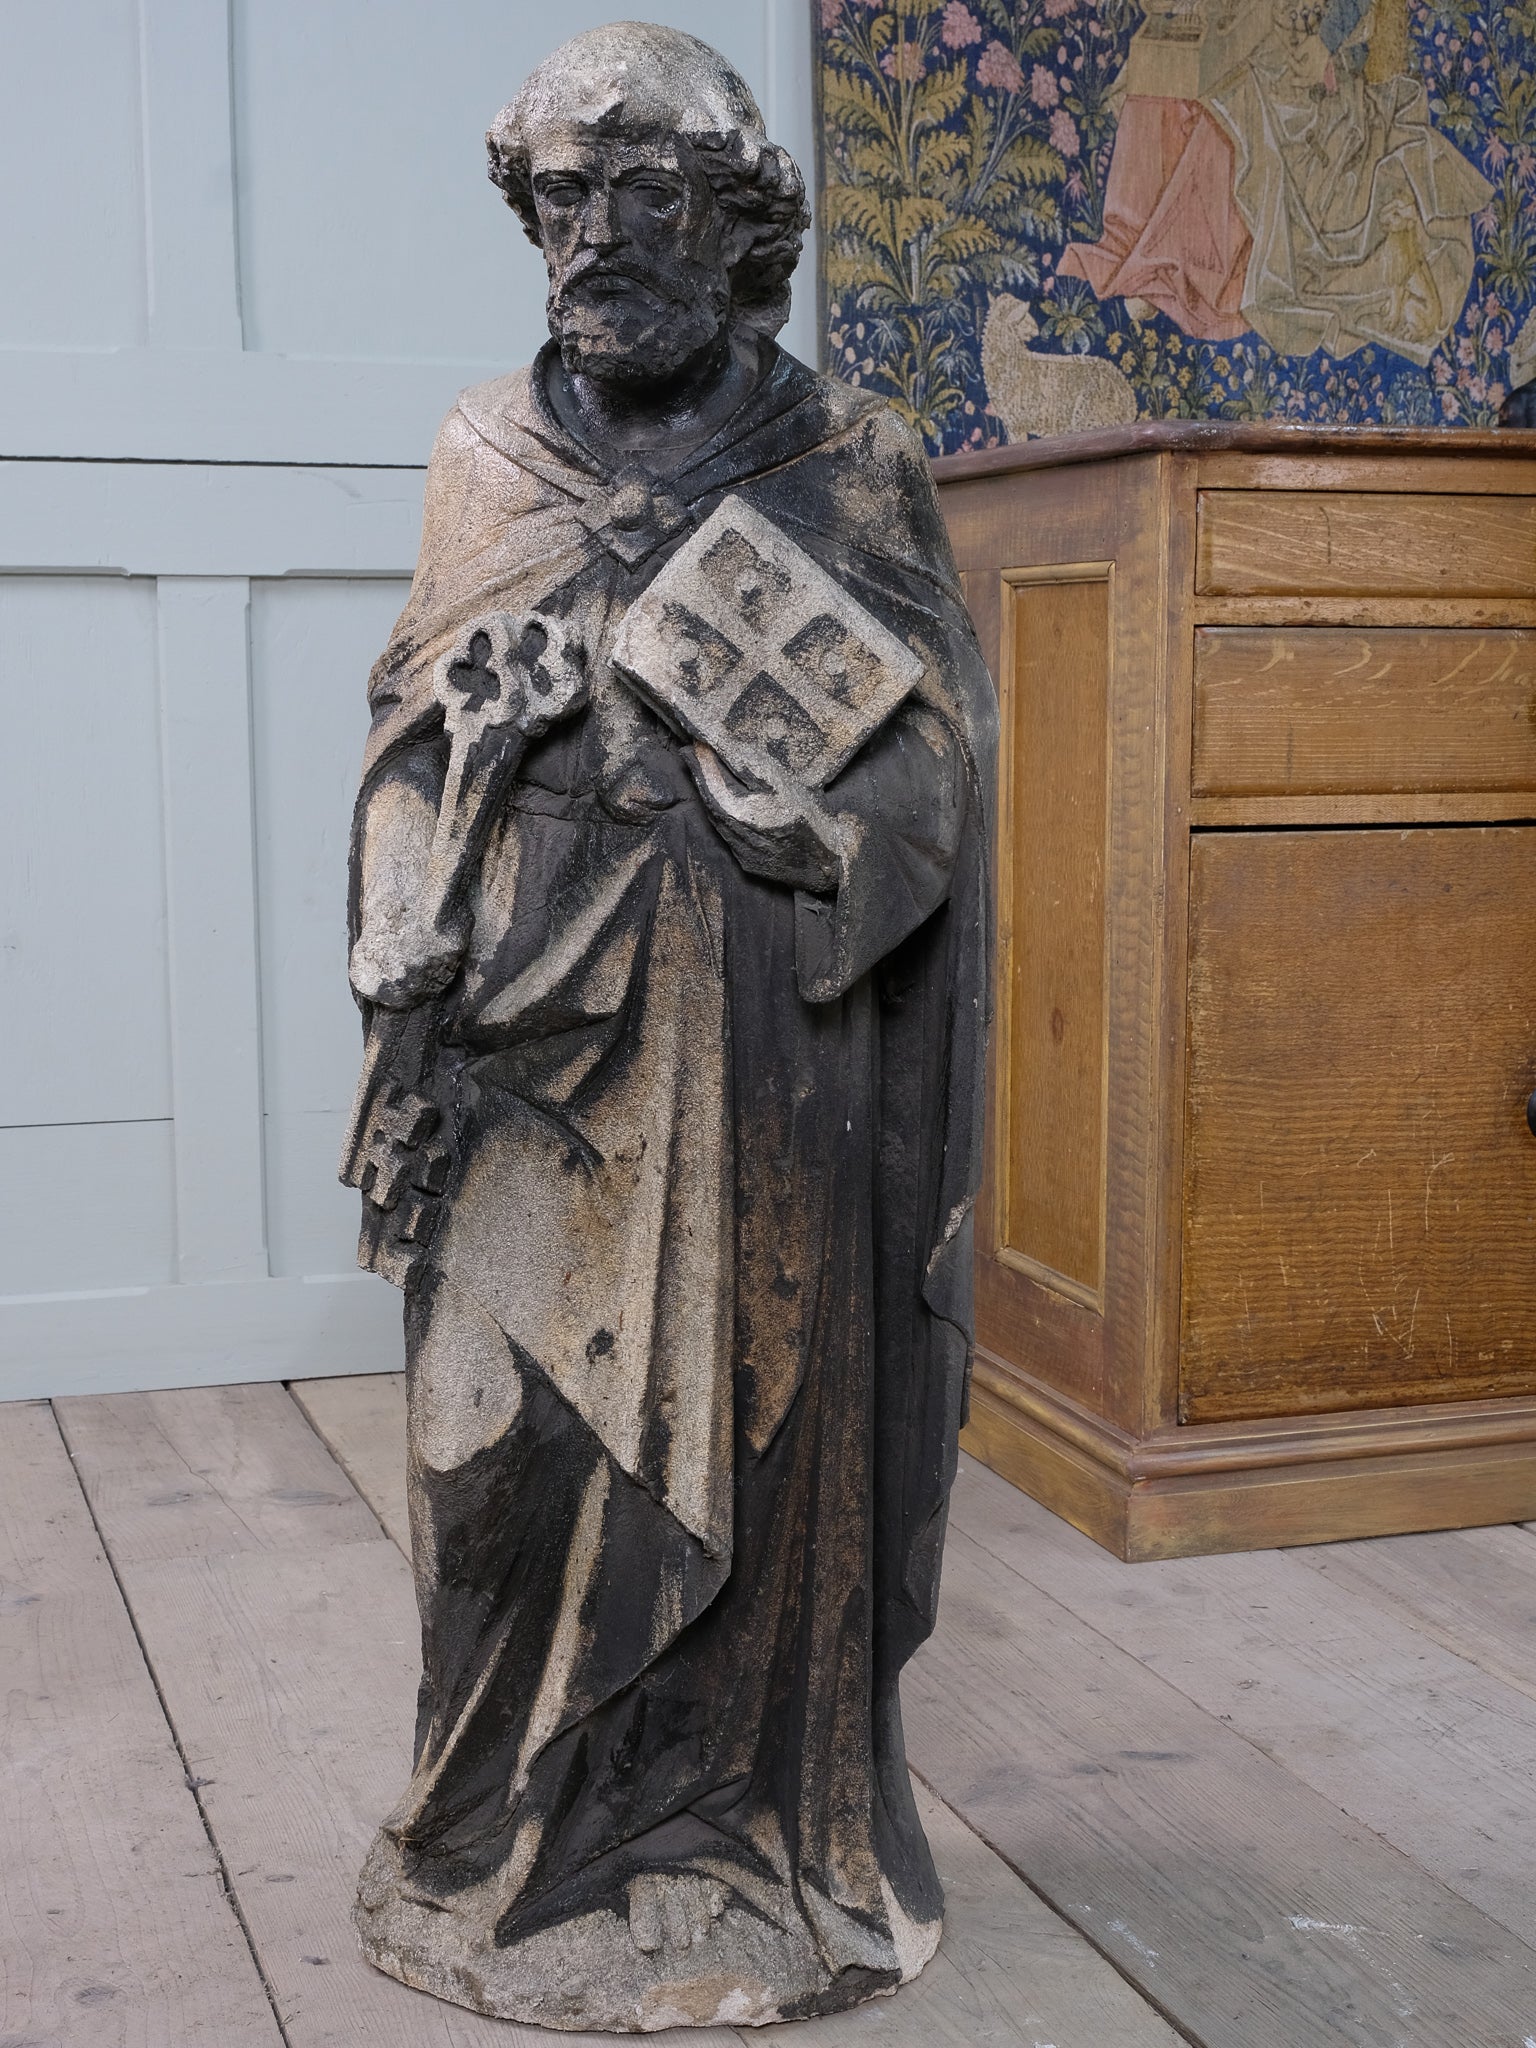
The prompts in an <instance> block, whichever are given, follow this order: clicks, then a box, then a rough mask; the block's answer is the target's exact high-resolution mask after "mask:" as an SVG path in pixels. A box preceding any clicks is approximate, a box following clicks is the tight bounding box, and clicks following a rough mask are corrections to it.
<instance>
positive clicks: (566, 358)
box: [529, 124, 736, 390]
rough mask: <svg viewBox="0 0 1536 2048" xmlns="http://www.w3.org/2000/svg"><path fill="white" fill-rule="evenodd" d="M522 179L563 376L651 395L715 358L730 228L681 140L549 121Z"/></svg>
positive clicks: (722, 323) (722, 328)
mask: <svg viewBox="0 0 1536 2048" xmlns="http://www.w3.org/2000/svg"><path fill="white" fill-rule="evenodd" d="M529 173H530V183H531V185H532V188H533V202H534V206H535V208H536V210H537V213H538V223H539V239H540V241H541V243H542V245H543V250H544V260H545V264H546V266H547V267H548V271H549V300H548V312H549V331H550V333H551V334H552V335H553V336H554V338H555V340H556V341H557V342H558V344H559V346H560V355H561V360H562V361H563V362H564V364H565V367H566V369H567V370H568V371H570V372H571V374H572V375H575V376H584V377H590V378H592V379H593V380H594V381H596V382H598V383H601V384H608V385H613V386H619V387H627V388H629V389H633V390H644V389H646V388H647V387H650V388H658V387H661V386H664V385H666V384H668V383H670V382H672V381H673V380H675V379H676V378H677V377H679V376H680V375H682V374H683V373H684V372H686V371H687V370H689V369H690V368H692V367H693V366H694V365H696V364H699V363H702V362H704V361H705V360H707V359H708V357H709V356H710V354H711V353H712V352H714V351H720V350H723V347H724V343H725V336H726V332H727V328H728V325H729V319H730V311H731V278H730V266H731V262H732V260H733V257H734V255H735V253H736V251H735V247H734V235H735V230H734V226H733V223H732V221H731V218H730V216H728V215H727V214H726V213H725V212H724V210H723V209H722V208H721V207H720V205H719V203H718V201H717V200H716V198H715V195H714V193H713V191H712V190H711V189H710V185H709V181H708V180H707V178H705V176H704V174H703V172H702V170H701V169H700V167H699V164H698V161H697V158H696V156H695V154H694V152H693V150H692V149H691V148H690V147H689V145H688V143H687V141H686V140H684V139H683V138H680V137H677V136H666V137H661V138H654V139H651V138H646V137H643V136H634V135H625V134H623V133H618V134H599V133H597V132H596V131H595V130H593V129H591V128H587V127H578V126H568V127H567V126H559V127H557V126H555V125H553V124H551V125H549V126H547V127H543V128H541V129H540V131H539V132H538V133H537V134H535V135H534V136H532V137H530V147H529Z"/></svg>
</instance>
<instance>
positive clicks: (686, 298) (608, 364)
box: [548, 267, 731, 389]
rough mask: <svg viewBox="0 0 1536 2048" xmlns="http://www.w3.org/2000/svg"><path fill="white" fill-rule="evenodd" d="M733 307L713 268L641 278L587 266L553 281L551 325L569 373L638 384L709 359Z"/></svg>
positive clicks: (667, 378)
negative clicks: (666, 276)
mask: <svg viewBox="0 0 1536 2048" xmlns="http://www.w3.org/2000/svg"><path fill="white" fill-rule="evenodd" d="M730 309H731V295H730V287H729V284H728V283H727V282H726V281H725V280H723V279H721V278H720V277H719V276H718V275H716V274H714V273H712V272H704V271H702V270H698V271H695V272H694V274H692V275H690V276H686V277H683V276H679V277H677V278H659V277H654V276H653V277H646V278H643V279H642V278H638V277H635V276H633V275H632V274H630V273H628V272H617V271H614V270H611V269H607V268H601V269H600V268H597V267H591V268H588V269H587V270H585V271H584V272H583V273H582V274H581V275H580V276H578V277H576V278H574V279H572V278H571V277H569V276H567V277H564V278H561V279H559V280H556V281H553V282H552V283H551V286H550V293H549V307H548V310H549V331H550V333H551V334H552V335H553V336H554V338H555V340H556V342H557V343H558V344H559V348H560V360H561V361H562V362H563V363H564V365H565V367H566V370H567V371H568V372H569V373H570V375H572V376H573V377H590V378H592V379H594V381H596V382H598V383H601V384H616V385H623V386H628V387H630V388H633V389H643V388H645V387H647V386H652V387H656V386H661V385H666V384H669V383H672V382H673V381H674V380H675V379H677V378H678V377H679V376H681V375H682V374H683V373H684V372H685V371H687V370H688V369H690V368H692V367H693V366H694V365H695V364H697V363H701V362H704V361H706V360H707V359H708V357H709V355H710V353H711V352H712V351H713V350H715V349H717V348H719V347H721V345H722V342H723V338H724V335H725V332H726V329H727V326H728V323H729V319H730Z"/></svg>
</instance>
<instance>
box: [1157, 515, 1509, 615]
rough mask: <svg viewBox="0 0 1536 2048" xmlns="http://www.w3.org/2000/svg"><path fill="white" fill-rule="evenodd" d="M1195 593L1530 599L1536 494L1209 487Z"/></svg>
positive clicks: (1201, 524)
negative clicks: (1535, 496) (1490, 494)
mask: <svg viewBox="0 0 1536 2048" xmlns="http://www.w3.org/2000/svg"><path fill="white" fill-rule="evenodd" d="M1195 589H1196V591H1197V592H1199V593H1200V594H1201V595H1202V596H1210V597H1306V596H1326V595H1329V594H1332V593H1335V592H1336V593H1338V594H1340V595H1344V594H1348V595H1350V596H1359V597H1370V596H1381V597H1392V596H1404V597H1407V596H1414V597H1419V596H1422V597H1529V596H1531V595H1532V594H1533V593H1536V498H1523V497H1498V498H1495V497H1484V496H1480V497H1467V496H1460V495H1457V494H1455V493H1453V492H1449V491H1447V492H1436V493H1423V494H1413V493H1409V492H1397V491H1202V492H1201V493H1200V504H1199V513H1198V528H1197V545H1196V566H1195Z"/></svg>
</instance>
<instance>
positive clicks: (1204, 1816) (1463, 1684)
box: [0, 1377, 1536, 2048]
mask: <svg viewBox="0 0 1536 2048" xmlns="http://www.w3.org/2000/svg"><path fill="white" fill-rule="evenodd" d="M408 1542H409V1536H408V1529H407V1517H406V1510H405V1477H404V1397H403V1390H402V1387H401V1383H400V1381H399V1379H398V1378H397V1377H392V1378H379V1379H345V1380H323V1381H310V1382H307V1383H305V1384H303V1385H299V1386H295V1387H294V1388H292V1389H291V1390H285V1389H284V1388H282V1387H280V1386H259V1387H226V1388H200V1389H196V1390H192V1391H187V1392H181V1393H158V1394H140V1395H117V1396H110V1397H100V1398H80V1399H73V1400H61V1401H59V1402H56V1403H55V1404H53V1407H52V1408H51V1409H50V1407H49V1406H48V1405H47V1404H45V1403H25V1404H23V1403H17V1404H13V1405H12V1406H10V1407H0V1673H3V1678H4V1684H3V1687H0V1699H3V1702H4V1752H3V1753H4V1759H5V1775H4V1784H3V1790H0V1830H3V1833H0V1840H3V1842H4V1845H5V1853H4V1855H3V1856H0V2048H54V2044H59V2048H77V2044H78V2048H181V2044H184V2043H185V2044H198V2048H203V2044H210V2048H226V2044H227V2048H245V2044H247V2043H251V2044H255V2043H260V2044H262V2048H279V2044H283V2043H286V2044H288V2048H365V2044H366V2048H374V2044H379V2048H470V2044H479V2043H482V2042H486V2043H489V2042H493V2041H502V2042H522V2043H524V2044H525V2048H532V2044H534V2043H538V2042H547V2043H549V2044H550V2048H555V2044H556V2043H557V2042H565V2043H579V2042H581V2041H585V2040H588V2039H589V2037H586V2036H573V2035H569V2034H563V2035H546V2034H541V2033H539V2032H537V2031H536V2030H534V2029H529V2028H521V2027H513V2026H507V2025H498V2024H497V2023H495V2022H492V2021H487V2020H481V2019H477V2018H476V2017H474V2016H473V2015H472V2014H468V2013H464V2012H460V2011H458V2010H457V2009H455V2008H452V2007H448V2006H443V2005H440V2004H438V2003H437V2002H436V2001H434V2000H431V1999H427V1998H423V1997H420V1996H418V1995H417V1994H415V1993H413V1992H410V1991H407V1990H405V1989H404V1988H403V1987H401V1986H400V1985H397V1984H395V1983H393V1982H392V1981H391V1980H389V1979H387V1978H384V1977H380V1976H378V1975H377V1974H376V1973H374V1972H373V1971H371V1970H369V1969H368V1968H367V1967H366V1966H365V1965H364V1964H363V1962H362V1961H361V1958H360V1957H359V1955H358V1953H357V1949H356V1945H355V1942H354V1940H353V1936H352V1932H351V1926H350V1921H349V1912H350V1906H351V1894H352V1886H353V1882H354V1880H355V1876H356V1871H357V1867H358V1864H359V1863H360V1861H361V1858H362V1854H363V1851H364V1849H365V1847H366V1845H367V1842H368V1839H369V1837H370V1835H371V1832H372V1830H373V1828H374V1827H375V1826H376V1825H377V1822H378V1820H379V1818H380V1817H381V1815H382V1813H383V1812H384V1810H385V1808H386V1806H387V1805H388V1804H389V1802H390V1801H391V1799H392V1798H393V1797H394V1795H395V1794H396V1793H397V1792H398V1790H399V1787H400V1785H401V1784H402V1783H403V1781H404V1777H405V1773H406V1769H407V1761H408V1745H409V1733H410V1725H411V1718H412V1711H413V1700H414V1688H415V1677H416V1628H415V1611H414V1603H413V1600H412V1595H411V1586H410V1576H409V1571H408V1568H407V1565H406V1561H405V1556H404V1551H405V1549H406V1547H407V1546H408ZM904 1701H905V1710H906V1719H907V1728H908V1742H909V1748H910V1752H911V1757H912V1763H913V1767H914V1771H915V1773H916V1775H917V1777H918V1780H919V1797H920V1800H921V1803H922V1808H923V1813H924V1819H925V1823H926V1825H927V1827H928V1830H929V1834H930V1838H931V1840H932V1842H933V1845H934V1850H935V1854H936V1856H937V1858H938V1861H939V1865H940V1868H941V1870H942V1872H943V1875H944V1880H945V1885H946V1889H947V1892H948V1898H949V1907H948V1914H947V1919H946V1929H945V1937H944V1943H943V1947H942V1949H941V1951H940V1954H939V1956H938V1958H937V1959H936V1961H935V1962H934V1963H933V1964H932V1965H931V1966H930V1968H929V1969H928V1971H927V1972H925V1974H924V1976H923V1977H922V1979H921V1980H920V1981H919V1982H918V1984H916V1985H914V1986H912V1987H910V1988H909V1989H908V1990H907V1991H906V1992H904V1993H902V1994H901V1995H900V1996H899V1997H898V1998H896V1999H892V2000H881V2001H878V2002H876V2003H875V2004H872V2005H869V2006H866V2007H863V2008H862V2009H861V2010H860V2011H858V2012H856V2013H851V2014H846V2015H843V2016H841V2017H840V2018H837V2019H831V2020H823V2021H814V2022H810V2023H808V2024H806V2025H804V2026H802V2027H800V2028H799V2029H797V2038H798V2037H799V2036H802V2035H803V2036H804V2037H805V2039H806V2041H807V2044H808V2048H816V2044H822V2043H824V2044H826V2048H843V2044H845V2043H846V2044H850V2048H851V2044H856V2043H880V2044H886V2048H949V2044H954V2048H960V2044H968V2043H975V2044H978V2048H1176V2044H1178V2043H1180V2042H1184V2043H1193V2044H1197V2048H1335V2044H1340V2043H1343V2044H1359V2048H1536V1884H1533V1882H1532V1878H1533V1875H1536V1853H1533V1851H1532V1848H1531V1846H1530V1845H1531V1844H1532V1843H1533V1842H1536V1533H1533V1532H1532V1531H1530V1530H1526V1529H1493V1530H1482V1531H1475V1532H1468V1533H1466V1534H1460V1535H1443V1536H1411V1537H1400V1538H1393V1539H1385V1540H1382V1541H1377V1542H1372V1543H1350V1544H1339V1545H1333V1546H1329V1547H1326V1548H1322V1549H1316V1550H1296V1551H1271V1552H1257V1553H1248V1554H1245V1555H1243V1556H1240V1557H1226V1558H1201V1559H1195V1560H1189V1561H1180V1562H1176V1563H1170V1564H1147V1565H1122V1564H1119V1563H1117V1562H1116V1561H1115V1560H1113V1559H1112V1558H1110V1557H1108V1556H1107V1555H1106V1554H1105V1553H1104V1552H1102V1551H1100V1550H1098V1549H1097V1548H1096V1547H1095V1546H1094V1545H1092V1544H1091V1543H1089V1542H1088V1541H1087V1540H1086V1539H1085V1538H1083V1537H1080V1536H1078V1535H1077V1534H1076V1532H1075V1531H1073V1530H1071V1529H1069V1528H1067V1527H1066V1525H1065V1524H1063V1523H1061V1522H1058V1521H1056V1520H1055V1519H1054V1517H1052V1516H1050V1515H1048V1514H1046V1513H1045V1512H1044V1511H1043V1510H1042V1509H1040V1508H1038V1507H1037V1506H1036V1505H1035V1504H1034V1503H1033V1502H1031V1501H1029V1500H1028V1499H1026V1498H1025V1497H1024V1496H1023V1495H1021V1494H1018V1493H1016V1492H1014V1491H1013V1489H1012V1488H1010V1487H1008V1486H1006V1485H1005V1484H1003V1482H1001V1481H1000V1480H998V1479H996V1478H995V1477H994V1476H993V1475H992V1474H990V1473H988V1472H986V1471H983V1470H982V1469H981V1468H980V1467H978V1466H975V1465H972V1464H970V1463H969V1461H966V1462H965V1463H964V1464H963V1469H962V1476H961V1480H960V1483H959V1486H958V1488H957V1490H956V1495H955V1502H954V1509H953V1513H952V1517H951V1538H950V1547H949V1552H948V1557H947V1561H946V1567H945V1582H944V1597H943V1603H942V1613H941V1622H940V1628H939V1632H938V1634H937V1636H936V1637H935V1639H934V1641H933V1642H932V1643H931V1644H930V1645H928V1646H927V1647H926V1648H925V1649H924V1651H923V1652H922V1653H921V1655H920V1656H919V1657H918V1658H917V1659H916V1660H915V1662H914V1665H913V1667H912V1670H911V1672H910V1673H909V1675H908V1678H907V1680H906V1682H905V1685H904ZM665 2038H667V2039H669V2040H675V2041H678V2042H682V2041H687V2042H690V2043H694V2042H697V2043H701V2044H704V2043H707V2044H710V2048H713V2044H717V2043H724V2042H734V2041H735V2040H736V2039H737V2038H738V2036H737V2035H736V2034H735V2033H733V2032H732V2031H731V2030H728V2029H711V2030H707V2031H705V2032H701V2033H693V2034H689V2035H678V2036H668V2037H665ZM742 2038H745V2039H747V2040H752V2039H754V2038H759V2039H760V2038H762V2037H761V2036H756V2037H754V2035H753V2034H752V2033H751V2032H746V2033H745V2035H744V2036H743V2037H742Z"/></svg>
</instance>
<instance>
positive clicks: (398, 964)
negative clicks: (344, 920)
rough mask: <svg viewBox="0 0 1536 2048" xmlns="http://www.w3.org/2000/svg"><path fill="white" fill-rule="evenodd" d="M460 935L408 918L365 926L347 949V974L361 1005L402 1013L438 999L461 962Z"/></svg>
mask: <svg viewBox="0 0 1536 2048" xmlns="http://www.w3.org/2000/svg"><path fill="white" fill-rule="evenodd" d="M464 947H465V938H464V935H463V934H462V933H459V932H453V931H444V930H442V929H441V928H440V927H439V926H437V925H425V924H418V923H416V922H414V921H413V920H410V919H401V920H399V921H391V922H386V921H384V920H382V919H381V920H378V921H377V922H376V923H374V924H373V925H371V926H370V925H367V924H365V925H364V927H363V929H362V932H361V933H360V934H359V936H358V941H357V944H356V945H355V946H354V947H353V948H352V957H351V959H350V961H349V962H348V970H347V971H348V974H349V977H350V979H351V982H352V986H353V988H355V989H356V990H357V993H358V994H359V995H360V996H361V997H362V998H363V1000H364V1002H368V1003H377V1004H378V1005H379V1007H380V1008H381V1009H385V1010H408V1009H410V1008H411V1007H412V1005H413V1004H416V1003H422V1002H426V1001H428V1000H429V999H430V998H431V997H433V996H437V995H441V994H442V992H443V990H444V989H445V988H447V986H448V985H449V983H450V982H451V981H452V980H453V978H454V976H455V975H456V974H457V973H458V971H459V967H460V964H461V963H462V961H463V958H464Z"/></svg>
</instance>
